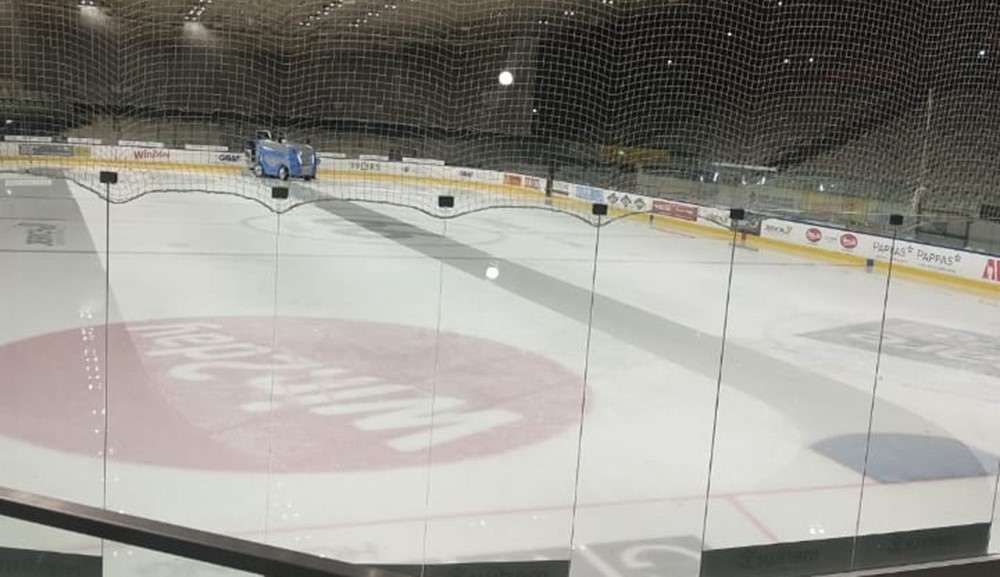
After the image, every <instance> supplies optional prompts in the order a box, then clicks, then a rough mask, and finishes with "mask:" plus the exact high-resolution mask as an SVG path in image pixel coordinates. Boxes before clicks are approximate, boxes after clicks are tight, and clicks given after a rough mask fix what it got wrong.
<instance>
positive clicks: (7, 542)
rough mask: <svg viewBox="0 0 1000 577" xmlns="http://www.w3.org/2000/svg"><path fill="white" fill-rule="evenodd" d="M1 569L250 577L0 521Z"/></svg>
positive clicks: (39, 573) (35, 576)
mask: <svg viewBox="0 0 1000 577" xmlns="http://www.w3.org/2000/svg"><path fill="white" fill-rule="evenodd" d="M0 567H2V568H3V572H4V574H6V575H16V576H17V577H49V576H51V575H73V576H75V577H137V576H143V577H180V576H186V577H202V576H211V577H239V576H249V575H254V574H253V573H247V572H243V571H237V570H235V569H229V568H226V567H220V566H217V565H212V564H210V563H202V562H199V561H193V560H191V559H186V558H183V557H177V556H174V555H167V554H164V553H158V552H156V551H150V550H148V549H142V548H139V547H134V546H132V545H125V544H121V543H115V542H112V541H102V540H100V539H97V538H94V537H88V536H85V535H79V534H75V533H69V532H66V531H60V530H56V529H52V528H50V527H45V526H42V525H35V524H33V523H25V522H21V521H13V520H11V519H7V518H0Z"/></svg>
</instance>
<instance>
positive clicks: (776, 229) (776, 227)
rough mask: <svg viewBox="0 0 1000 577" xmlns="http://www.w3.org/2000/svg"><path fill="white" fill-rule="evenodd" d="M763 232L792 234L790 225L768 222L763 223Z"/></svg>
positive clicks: (783, 234)
mask: <svg viewBox="0 0 1000 577" xmlns="http://www.w3.org/2000/svg"><path fill="white" fill-rule="evenodd" d="M764 232H769V233H772V234H778V235H781V236H789V235H791V234H792V225H790V224H775V223H773V222H769V223H767V224H765V225H764Z"/></svg>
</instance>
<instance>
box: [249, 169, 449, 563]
mask: <svg viewBox="0 0 1000 577" xmlns="http://www.w3.org/2000/svg"><path fill="white" fill-rule="evenodd" d="M314 188H316V189H317V190H319V191H321V192H320V193H317V196H316V197H315V198H319V197H320V194H321V193H322V192H323V191H325V192H326V193H327V194H329V195H332V194H334V193H337V192H339V193H343V194H344V195H345V196H352V195H353V193H355V192H356V193H357V195H358V196H364V197H367V198H374V197H375V196H376V190H375V189H376V188H378V187H375V186H373V185H371V184H370V183H368V184H366V185H364V186H362V185H361V184H359V183H352V182H346V181H338V182H337V184H336V188H335V189H334V188H331V187H330V186H329V184H328V182H326V181H319V182H318V183H317V185H315V187H314ZM390 188H391V187H390ZM300 192H302V191H299V190H298V188H296V191H295V194H296V195H299V194H300ZM400 192H402V191H400ZM297 197H298V196H297ZM431 200H433V201H435V202H436V198H434V197H431ZM443 229H444V223H443V221H442V220H440V219H437V218H434V217H432V216H428V215H426V214H423V213H421V212H418V211H416V210H414V209H413V208H408V207H402V206H393V205H388V204H384V205H383V204H374V203H369V202H347V201H343V200H323V201H318V202H314V203H311V204H305V205H302V206H298V207H296V208H294V209H293V210H292V211H290V212H288V213H286V214H283V215H281V217H280V238H279V262H278V268H279V276H278V285H277V287H278V292H277V307H276V322H275V335H276V343H275V348H276V350H278V351H280V353H281V354H282V360H281V363H279V364H278V365H276V366H275V374H274V380H273V382H272V383H268V387H269V388H270V391H271V393H270V403H271V406H272V407H273V413H272V424H271V431H272V432H273V433H272V435H271V438H270V441H271V443H272V445H271V453H272V458H271V461H270V470H271V472H272V475H273V477H272V483H271V486H270V496H269V504H270V506H269V515H268V534H269V541H270V542H271V543H272V544H274V545H277V546H280V547H288V548H293V549H298V550H302V551H307V552H310V553H315V554H323V555H327V556H330V557H334V558H337V559H342V560H346V561H352V562H358V563H406V564H419V563H420V562H421V560H422V545H423V532H424V516H425V510H426V499H427V463H428V453H427V448H426V443H425V437H426V436H427V435H428V433H429V430H430V424H431V423H430V413H431V407H432V406H433V402H434V398H435V397H434V383H435V381H434V370H435V355H434V353H435V350H436V349H437V341H438V339H437V322H438V310H439V306H440V295H439V289H440V285H441V279H440V275H441V270H440V269H441V264H440V263H439V262H438V260H437V259H436V258H434V255H433V254H428V253H427V252H426V251H427V249H428V248H429V247H433V246H435V243H437V242H439V239H440V238H441V236H440V235H441V234H442V232H443ZM263 400H264V401H267V399H263ZM264 406H266V405H264Z"/></svg>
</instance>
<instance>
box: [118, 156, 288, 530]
mask: <svg viewBox="0 0 1000 577" xmlns="http://www.w3.org/2000/svg"><path fill="white" fill-rule="evenodd" d="M143 178H147V179H152V178H154V176H151V175H148V174H147V175H144V176H143ZM147 182H150V183H153V182H154V181H152V180H150V181H147ZM276 226H277V216H276V215H275V214H274V213H273V212H271V211H270V210H268V208H267V207H264V206H261V205H260V204H259V203H257V202H252V201H251V200H248V199H245V198H240V197H238V196H232V195H223V194H202V193H197V194H190V193H187V194H185V193H151V194H146V195H145V196H141V197H139V198H135V199H134V200H131V201H129V202H127V203H124V204H115V205H113V206H112V208H111V226H110V239H111V240H110V254H109V259H110V263H111V264H110V287H111V297H110V305H111V315H110V322H111V324H110V326H109V333H108V337H109V350H108V357H107V366H108V399H109V404H108V412H109V433H108V437H109V438H108V462H107V495H108V497H107V507H108V508H109V509H111V510H116V511H124V512H126V513H129V514H134V515H140V516H145V517H150V518H153V519H157V520H163V521H168V522H172V523H178V524H182V525H186V526H191V527H195V528H199V529H206V530H212V531H218V532H222V533H227V534H231V535H235V536H240V537H246V538H259V537H260V536H261V535H262V534H263V530H264V519H265V513H266V503H267V476H268V471H269V467H270V465H271V457H272V455H271V453H270V450H271V443H270V437H271V431H272V427H273V426H274V424H273V423H272V421H271V418H270V415H269V413H268V410H267V408H268V402H269V399H270V394H271V392H270V383H271V370H272V367H273V366H277V365H280V364H281V363H283V362H287V361H286V360H285V359H283V358H282V357H281V352H280V351H277V350H276V349H275V347H274V344H273V340H274V326H273V314H274V306H275V301H274V299H275V288H274V287H275V274H276V271H275V266H276V258H275V250H276V238H275V233H276Z"/></svg>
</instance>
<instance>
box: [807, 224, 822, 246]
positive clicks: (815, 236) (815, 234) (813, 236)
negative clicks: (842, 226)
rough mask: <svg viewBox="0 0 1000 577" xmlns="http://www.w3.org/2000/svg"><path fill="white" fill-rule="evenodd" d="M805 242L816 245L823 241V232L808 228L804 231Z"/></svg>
mask: <svg viewBox="0 0 1000 577" xmlns="http://www.w3.org/2000/svg"><path fill="white" fill-rule="evenodd" d="M806 240H808V241H809V242H812V243H817V242H819V241H821V240H823V231H821V230H820V229H818V228H810V229H808V230H806Z"/></svg>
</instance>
